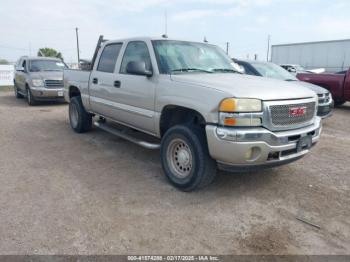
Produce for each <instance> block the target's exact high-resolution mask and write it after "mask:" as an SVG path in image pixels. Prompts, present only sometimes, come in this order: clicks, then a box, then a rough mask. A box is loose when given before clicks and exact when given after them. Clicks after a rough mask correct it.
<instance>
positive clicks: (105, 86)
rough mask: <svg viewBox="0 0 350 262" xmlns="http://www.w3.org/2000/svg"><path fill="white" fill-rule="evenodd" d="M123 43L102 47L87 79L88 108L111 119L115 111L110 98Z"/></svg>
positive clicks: (112, 94)
mask: <svg viewBox="0 0 350 262" xmlns="http://www.w3.org/2000/svg"><path fill="white" fill-rule="evenodd" d="M122 46H123V43H110V44H107V45H106V46H104V48H103V50H102V52H101V54H100V56H99V59H98V60H97V61H98V63H96V64H97V65H95V66H94V70H93V71H92V72H91V76H90V79H89V94H90V106H91V109H92V111H94V112H96V113H98V114H101V115H103V116H105V117H109V118H113V117H114V116H115V115H116V114H117V113H118V112H117V111H116V109H115V107H114V105H113V103H111V97H113V96H114V95H115V90H116V88H115V86H114V82H115V81H116V77H117V75H116V73H115V70H116V64H117V61H118V59H119V53H120V50H121V48H122Z"/></svg>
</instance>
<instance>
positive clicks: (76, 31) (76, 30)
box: [75, 27, 80, 68]
mask: <svg viewBox="0 0 350 262" xmlns="http://www.w3.org/2000/svg"><path fill="white" fill-rule="evenodd" d="M75 34H76V36H77V52H78V68H80V51H79V35H78V27H76V28H75Z"/></svg>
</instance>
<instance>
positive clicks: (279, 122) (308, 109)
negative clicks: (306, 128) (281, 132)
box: [270, 102, 316, 127]
mask: <svg viewBox="0 0 350 262" xmlns="http://www.w3.org/2000/svg"><path fill="white" fill-rule="evenodd" d="M295 108H305V114H304V115H301V116H299V115H292V114H291V113H290V111H291V110H292V109H295ZM315 110H316V103H315V102H309V103H301V104H287V105H271V106H270V112H271V123H272V125H273V126H275V127H288V126H293V125H301V124H304V123H307V122H309V121H311V120H312V118H313V117H314V115H315Z"/></svg>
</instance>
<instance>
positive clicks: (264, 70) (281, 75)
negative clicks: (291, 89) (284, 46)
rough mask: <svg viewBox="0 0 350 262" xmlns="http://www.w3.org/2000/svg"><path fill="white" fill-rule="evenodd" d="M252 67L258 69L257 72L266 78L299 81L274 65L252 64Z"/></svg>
mask: <svg viewBox="0 0 350 262" xmlns="http://www.w3.org/2000/svg"><path fill="white" fill-rule="evenodd" d="M251 65H252V66H253V67H254V68H255V69H256V71H258V72H259V73H260V74H261V75H262V76H264V77H269V78H274V79H278V80H289V81H297V80H298V79H297V78H296V77H295V76H293V75H292V74H291V73H289V72H288V71H287V70H285V69H283V68H282V67H280V66H278V65H275V64H273V63H254V62H252V63H251Z"/></svg>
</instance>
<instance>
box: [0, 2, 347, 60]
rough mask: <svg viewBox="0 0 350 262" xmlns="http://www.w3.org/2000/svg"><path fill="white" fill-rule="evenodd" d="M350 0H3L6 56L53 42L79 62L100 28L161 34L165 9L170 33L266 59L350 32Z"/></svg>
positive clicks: (1, 52) (113, 33) (0, 27)
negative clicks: (271, 48)
mask: <svg viewBox="0 0 350 262" xmlns="http://www.w3.org/2000/svg"><path fill="white" fill-rule="evenodd" d="M349 10H350V1H349V0H137V1H136V0H133V1H132V0H131V1H126V0H100V1H99V0H84V1H82V0H79V1H74V0H70V1H69V0H57V1H49V0H26V1H20V0H2V1H1V3H0V36H1V37H0V58H5V59H8V60H10V61H15V60H16V59H17V58H18V57H19V56H21V55H28V54H30V53H31V54H32V55H34V54H36V52H37V50H38V49H39V48H40V47H53V48H55V49H57V50H58V51H60V52H62V53H63V56H64V58H65V60H66V61H67V62H75V61H76V59H77V58H76V57H77V55H76V40H75V27H78V28H79V36H80V47H81V57H82V58H91V57H92V53H93V50H94V47H95V45H96V41H97V38H98V36H99V35H100V34H103V35H105V37H106V38H108V39H118V38H121V37H131V36H160V35H162V34H163V33H164V30H165V29H164V28H165V22H164V21H165V19H164V13H165V11H167V14H168V35H169V37H171V38H179V39H186V40H195V41H203V38H204V36H206V38H207V39H208V41H209V42H211V43H214V44H217V45H219V46H221V47H222V48H224V47H225V42H230V55H231V56H232V57H238V58H246V57H247V55H248V54H249V55H250V57H251V58H252V57H253V55H254V54H255V53H256V54H258V57H259V59H266V47H267V36H268V34H271V37H272V44H280V43H290V42H293V43H294V42H304V41H320V40H333V39H346V38H350V16H349Z"/></svg>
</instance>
